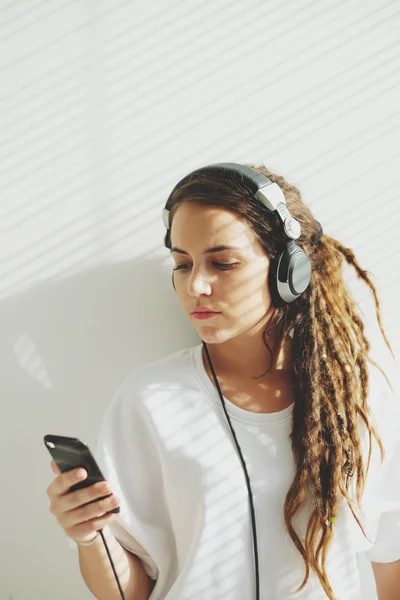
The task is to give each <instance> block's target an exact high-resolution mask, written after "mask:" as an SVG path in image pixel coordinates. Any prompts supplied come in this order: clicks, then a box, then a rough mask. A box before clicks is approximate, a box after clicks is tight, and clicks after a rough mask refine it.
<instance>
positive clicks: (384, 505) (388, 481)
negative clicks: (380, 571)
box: [365, 376, 400, 563]
mask: <svg viewBox="0 0 400 600" xmlns="http://www.w3.org/2000/svg"><path fill="white" fill-rule="evenodd" d="M380 377H381V376H380ZM383 385H384V387H383V388H381V389H382V393H381V394H380V396H381V397H380V399H379V404H378V405H377V412H378V411H379V415H378V414H376V417H377V419H376V420H377V423H378V433H379V434H380V435H381V439H382V443H383V446H384V448H385V452H386V456H385V459H384V461H383V463H382V465H380V466H379V477H378V485H377V486H376V499H377V506H376V511H377V515H378V517H377V527H376V530H375V535H374V537H373V538H372V541H373V542H374V544H373V546H372V547H371V548H370V549H369V550H367V551H366V552H365V554H366V556H367V557H368V558H369V560H371V561H372V562H378V563H379V562H380V563H388V562H394V561H397V560H400V403H399V398H398V397H397V395H396V393H395V394H393V393H392V392H391V391H390V389H389V388H388V387H387V384H386V383H384V384H383ZM372 440H373V442H375V438H372Z"/></svg>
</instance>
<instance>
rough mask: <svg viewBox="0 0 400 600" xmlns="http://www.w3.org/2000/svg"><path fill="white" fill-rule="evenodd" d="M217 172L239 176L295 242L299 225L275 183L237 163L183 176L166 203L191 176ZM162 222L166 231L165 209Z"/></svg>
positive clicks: (167, 215) (166, 212)
mask: <svg viewBox="0 0 400 600" xmlns="http://www.w3.org/2000/svg"><path fill="white" fill-rule="evenodd" d="M213 171H217V172H218V171H219V172H220V173H221V175H222V176H223V175H224V173H229V172H231V173H232V172H233V173H236V174H239V175H241V178H242V181H243V183H244V184H245V185H246V186H247V187H248V188H249V189H250V191H251V192H252V193H253V195H254V196H255V197H256V198H257V199H258V200H259V201H260V202H261V203H262V204H263V205H264V206H265V207H266V208H267V209H268V210H269V211H271V212H276V214H277V216H278V219H279V221H280V223H281V224H282V226H283V231H284V233H285V234H286V237H287V238H289V240H297V239H298V238H299V237H300V235H301V226H300V223H299V222H298V221H297V220H296V219H294V218H293V217H292V216H291V214H290V213H289V211H288V209H287V206H286V198H285V195H284V193H283V192H282V190H281V188H280V187H279V185H278V184H277V183H274V182H273V181H271V180H270V179H269V178H268V177H267V176H266V175H263V174H262V173H259V172H258V171H256V170H255V169H252V168H251V167H247V166H246V165H241V164H239V163H214V164H211V165H206V166H204V167H200V168H198V169H195V170H194V171H192V172H191V173H189V174H188V175H185V177H183V178H182V179H181V180H180V181H178V183H177V184H176V185H175V187H174V189H173V190H172V192H171V193H170V195H169V196H168V200H167V203H168V201H169V200H170V198H171V197H172V195H173V194H174V192H175V191H176V190H177V189H178V188H180V187H181V186H182V185H183V184H184V183H186V181H188V180H189V179H190V177H192V176H193V175H197V174H198V173H207V172H213ZM163 222H164V225H165V228H166V229H169V211H168V209H167V208H164V210H163Z"/></svg>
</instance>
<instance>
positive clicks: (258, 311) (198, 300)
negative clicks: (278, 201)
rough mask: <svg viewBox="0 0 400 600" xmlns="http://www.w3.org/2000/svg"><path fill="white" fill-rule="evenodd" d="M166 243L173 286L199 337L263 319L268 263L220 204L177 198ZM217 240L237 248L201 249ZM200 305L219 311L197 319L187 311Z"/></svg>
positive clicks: (232, 332)
mask: <svg viewBox="0 0 400 600" xmlns="http://www.w3.org/2000/svg"><path fill="white" fill-rule="evenodd" d="M171 245H172V249H171V254H172V256H173V258H174V268H175V269H177V270H175V271H174V282H175V288H176V292H177V294H178V298H179V301H180V303H181V306H182V308H183V310H184V313H185V315H186V316H187V317H188V319H189V321H190V322H191V323H192V325H193V326H194V327H196V329H197V331H198V333H199V336H200V338H201V339H202V340H204V341H205V342H206V343H218V342H223V341H226V340H228V339H230V338H233V337H236V336H238V335H240V334H243V333H247V332H250V330H251V331H252V330H253V329H258V328H259V327H258V326H260V325H262V324H263V323H264V322H266V321H267V318H266V317H267V313H268V315H269V312H270V309H272V305H271V295H270V291H269V287H268V273H269V265H270V263H269V259H268V257H267V256H266V254H265V252H264V249H263V248H262V246H261V244H260V242H259V240H258V239H257V237H256V235H255V234H254V233H253V231H252V230H251V229H250V227H249V226H248V225H246V224H245V223H243V222H242V221H240V220H238V219H237V218H236V216H235V215H233V214H232V213H230V212H228V211H226V210H224V209H221V208H215V207H208V206H199V205H197V204H191V203H188V202H182V203H181V204H180V205H179V207H178V208H177V211H176V213H175V215H174V217H173V220H172V226H171ZM222 245H224V246H235V247H237V248H238V249H236V250H220V251H218V252H212V253H210V252H209V253H206V251H207V250H208V249H210V248H214V247H216V246H222ZM175 248H178V249H181V250H184V251H185V254H183V253H180V252H178V251H176V250H174V249H175ZM222 265H223V266H222ZM225 265H226V266H225ZM229 265H230V266H229ZM199 306H202V307H207V308H210V309H212V310H214V311H217V312H218V313H219V314H217V315H214V316H213V317H211V318H209V319H204V320H200V319H196V318H195V317H194V316H193V315H192V311H193V310H194V309H195V308H196V307H199Z"/></svg>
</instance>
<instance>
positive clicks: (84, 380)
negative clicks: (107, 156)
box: [0, 259, 199, 597]
mask: <svg viewBox="0 0 400 600" xmlns="http://www.w3.org/2000/svg"><path fill="white" fill-rule="evenodd" d="M197 343H199V337H198V335H197V332H196V331H195V329H194V328H193V327H192V326H191V325H190V323H189V321H188V319H187V318H186V317H185V315H184V314H183V312H182V309H181V307H180V305H179V301H178V299H177V297H176V294H175V292H174V290H173V287H172V283H171V274H170V271H169V269H167V268H165V267H163V266H162V265H161V264H160V261H159V260H156V259H150V260H146V259H145V260H143V259H140V260H134V261H132V260H130V261H127V262H126V263H122V264H118V265H113V266H110V267H104V266H101V267H98V268H94V269H89V270H86V271H85V272H82V273H79V274H77V275H73V276H71V277H68V278H67V277H66V278H64V279H58V280H52V281H47V282H44V283H40V284H39V285H37V286H35V287H32V288H31V289H29V290H27V291H26V292H24V293H22V294H18V295H16V296H14V297H9V298H7V299H5V300H4V301H3V302H2V303H1V304H0V361H1V365H2V369H1V371H2V375H1V384H0V385H1V389H0V394H1V397H2V402H1V412H2V415H1V417H2V418H1V425H0V427H1V435H0V451H1V459H0V461H1V465H0V466H1V472H2V476H3V477H4V481H8V482H10V484H9V485H10V487H11V489H12V493H9V494H6V495H5V497H3V504H2V506H3V511H4V514H6V515H8V517H7V519H5V520H4V522H3V526H2V531H3V533H2V538H3V540H5V542H6V544H7V547H8V553H7V560H6V561H5V562H6V563H7V564H6V565H3V566H4V567H7V568H8V570H7V568H6V570H5V573H7V572H8V573H9V576H10V577H11V578H12V579H13V580H14V579H15V577H13V572H14V575H15V570H16V568H17V565H18V564H21V561H22V562H25V560H28V561H29V564H31V565H32V568H33V567H34V565H35V564H36V563H37V566H36V568H37V569H38V572H40V571H42V570H43V564H40V559H39V558H38V554H40V548H39V547H40V539H42V538H43V536H44V540H45V541H44V542H43V543H45V544H46V546H47V547H48V545H49V544H50V547H51V546H52V539H51V538H52V536H53V538H54V540H53V541H54V546H53V547H54V548H57V546H58V544H59V543H60V542H59V540H60V538H63V537H64V536H63V532H62V530H61V528H60V527H59V526H58V525H57V523H56V522H55V520H54V517H53V516H52V515H51V514H50V513H49V510H48V506H49V500H48V498H47V495H46V489H47V486H48V485H49V483H50V482H51V481H52V480H53V478H54V474H53V473H52V472H51V469H50V460H51V457H50V455H49V454H48V452H47V451H46V448H45V446H44V443H43V436H44V435H45V434H47V433H56V434H60V435H69V436H74V437H80V438H81V439H83V440H84V441H86V442H87V443H88V444H89V446H90V447H91V448H92V449H93V447H94V443H95V439H96V436H97V432H98V427H99V426H100V422H101V419H102V416H103V414H104V411H105V410H106V408H107V406H108V404H109V402H110V400H111V398H112V396H113V395H114V393H115V392H116V389H117V387H118V386H119V384H120V383H121V382H122V381H123V379H125V377H126V376H127V375H128V374H129V373H130V372H132V371H133V370H135V369H136V368H137V367H139V366H141V365H143V364H146V363H148V362H151V361H153V360H157V359H158V358H160V357H162V356H165V355H167V354H170V353H172V352H174V351H176V350H179V349H180V348H183V347H185V346H191V345H194V344H197ZM28 492H29V493H28ZM32 514H33V515H34V518H30V517H29V515H32ZM35 544H37V547H35ZM21 551H22V555H25V556H22V555H21ZM51 554H52V553H51V552H47V553H46V560H49V559H50V563H51V562H52V560H53V559H51V557H50V556H48V555H51ZM53 554H55V555H56V557H55V558H54V561H55V565H56V564H57V560H58V561H59V560H60V555H58V558H57V552H55V553H53ZM35 556H36V558H35ZM24 559H25V560H24ZM46 568H47V567H46ZM49 568H51V565H49ZM35 580H36V578H35ZM3 583H4V584H5V585H7V582H6V581H4V582H3ZM26 583H27V582H25V585H26ZM21 585H23V584H22V583H21ZM38 585H39V582H37V581H35V582H34V581H32V582H31V583H30V586H31V590H33V589H34V588H35V587H37V586H38ZM40 585H41V584H40ZM3 591H4V590H3ZM16 592H17V590H13V593H16ZM0 595H1V594H0ZM23 595H24V594H22V596H23ZM33 596H35V597H36V595H35V594H33ZM17 597H19V596H18V595H17Z"/></svg>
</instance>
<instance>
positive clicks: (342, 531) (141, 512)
mask: <svg viewBox="0 0 400 600" xmlns="http://www.w3.org/2000/svg"><path fill="white" fill-rule="evenodd" d="M201 351H202V343H200V344H199V345H197V346H194V347H189V348H184V349H183V350H179V351H178V352H175V353H173V354H171V355H169V356H167V357H164V358H162V359H159V360H157V361H154V362H152V363H150V364H147V365H145V366H143V367H141V368H139V369H137V370H136V371H134V372H133V373H132V374H131V375H130V376H129V377H127V379H126V380H125V381H124V382H123V383H122V384H121V386H120V387H119V389H118V390H117V392H116V394H115V396H114V398H113V400H112V402H111V404H110V406H109V408H108V410H107V411H106V414H105V416H104V418H103V422H102V425H101V428H100V432H99V436H98V443H97V448H96V452H95V456H96V459H97V460H98V463H99V466H100V468H101V470H102V471H103V474H104V476H105V478H106V479H107V480H108V482H109V483H110V485H111V489H112V490H113V492H114V493H115V495H116V496H117V497H118V498H119V499H120V506H121V512H120V514H119V515H118V516H117V517H116V519H115V521H113V522H112V523H111V525H110V527H111V530H112V531H113V533H114V535H115V537H116V538H117V540H118V541H119V542H120V543H121V544H122V545H123V546H124V547H126V548H127V549H128V550H130V551H131V552H133V553H134V554H135V555H137V556H138V557H139V558H140V560H141V561H142V563H143V565H144V568H145V570H146V573H147V574H148V575H149V576H150V577H151V578H153V579H156V580H157V581H156V584H155V587H154V589H153V591H152V593H151V596H150V598H151V600H217V599H218V600H220V599H221V598H223V599H224V600H243V599H246V600H252V599H253V598H255V571H254V553H253V540H252V525H251V512H250V503H249V496H248V491H247V486H246V481H245V475H244V470H243V467H242V464H241V462H240V457H239V453H238V450H237V448H236V445H235V442H234V439H233V437H232V432H231V430H230V428H229V424H228V422H227V419H226V416H225V413H224V410H223V408H222V405H221V401H220V398H219V395H218V392H217V390H216V389H215V387H214V385H213V384H212V383H211V381H210V379H209V378H208V375H207V373H206V371H205V368H204V364H203V359H202V352H201ZM369 369H370V373H371V375H370V393H369V399H368V403H369V406H370V408H371V410H372V412H373V414H372V417H373V418H374V417H375V418H376V420H375V421H373V422H374V424H375V425H376V426H377V427H378V433H379V434H380V435H381V437H382V440H383V444H384V446H385V449H386V452H387V456H386V458H385V461H384V462H383V464H382V465H381V463H380V461H381V456H380V452H379V447H378V445H377V444H376V442H375V438H372V444H373V446H372V447H373V450H372V456H371V466H370V471H369V474H368V477H367V484H366V487H365V492H364V496H363V512H364V515H365V518H363V516H362V515H361V514H360V512H359V511H358V510H357V509H356V508H355V510H356V514H357V515H358V517H359V518H360V519H361V522H362V524H363V526H364V527H365V532H366V534H367V536H368V538H369V539H370V540H371V542H368V540H366V539H365V538H364V536H363V533H362V531H361V530H360V528H359V526H358V524H357V522H356V521H355V519H354V517H353V515H352V513H351V511H350V508H349V507H348V506H347V502H346V500H342V504H341V506H340V510H339V513H338V515H337V520H336V523H335V524H334V529H335V536H334V539H333V543H332V546H331V549H330V552H329V554H328V560H327V574H328V578H329V580H330V583H331V585H332V588H333V590H334V593H335V595H336V597H337V598H340V600H357V599H358V598H359V594H360V580H359V571H358V562H357V555H358V554H360V553H365V554H366V555H367V557H368V558H369V559H370V560H371V561H375V562H393V561H396V560H399V559H400V469H399V465H400V407H399V402H398V399H397V398H396V396H395V395H393V394H392V392H391V390H390V388H389V387H388V386H387V383H386V381H385V379H384V378H383V376H382V375H381V374H380V372H379V371H378V370H377V369H376V368H375V367H373V366H370V367H369ZM225 403H226V407H227V411H228V414H229V416H230V418H231V423H232V427H233V429H234V431H235V433H236V437H237V440H238V443H239V445H240V448H241V450H242V454H243V457H244V460H245V462H246V465H247V471H248V474H249V478H250V485H251V489H252V493H253V501H254V510H255V518H256V530H257V541H258V558H259V571H260V599H261V600H283V599H285V600H286V599H287V598H289V597H290V596H289V593H290V592H294V591H295V590H296V589H297V587H299V585H300V584H301V582H302V581H303V577H304V573H305V571H304V562H303V559H302V558H301V556H300V554H299V552H298V550H297V549H296V547H295V545H294V543H293V542H292V540H291V538H290V536H289V534H288V533H287V532H286V529H285V526H284V520H283V506H284V501H285V496H286V494H287V491H288V489H289V487H290V485H291V483H292V480H293V477H294V461H293V456H292V451H291V445H290V438H289V435H290V433H291V431H292V412H293V407H294V404H292V405H291V406H289V407H288V408H286V409H284V410H282V411H280V412H277V413H269V414H260V413H253V412H249V411H247V410H243V409H241V408H239V407H237V406H236V405H234V404H233V403H231V402H229V400H227V399H226V398H225ZM359 427H360V432H361V435H362V444H363V452H364V456H365V458H364V460H365V461H366V460H367V456H368V448H369V441H368V432H367V430H366V428H365V425H364V422H363V421H362V419H361V418H360V420H359ZM365 464H366V463H365ZM355 479H356V477H355V476H354V477H353V478H352V485H351V488H350V490H352V497H354V498H355ZM353 480H354V481H353ZM310 506H311V502H310V495H309V493H308V495H307V504H306V506H305V507H304V508H303V510H302V511H301V512H300V514H299V515H298V517H297V518H296V519H295V522H294V526H295V529H296V531H297V533H298V535H299V536H300V538H301V539H302V541H303V542H304V539H305V532H306V526H307V523H308V520H309V510H310ZM373 542H375V543H373ZM294 597H295V598H296V600H320V599H321V600H326V597H327V596H326V594H325V592H324V591H323V589H322V587H321V584H320V582H319V580H318V578H317V577H316V575H314V573H313V572H312V571H310V579H309V581H308V582H307V585H306V586H305V588H304V589H303V590H302V591H301V592H298V593H297V594H296V595H295V596H294Z"/></svg>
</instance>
